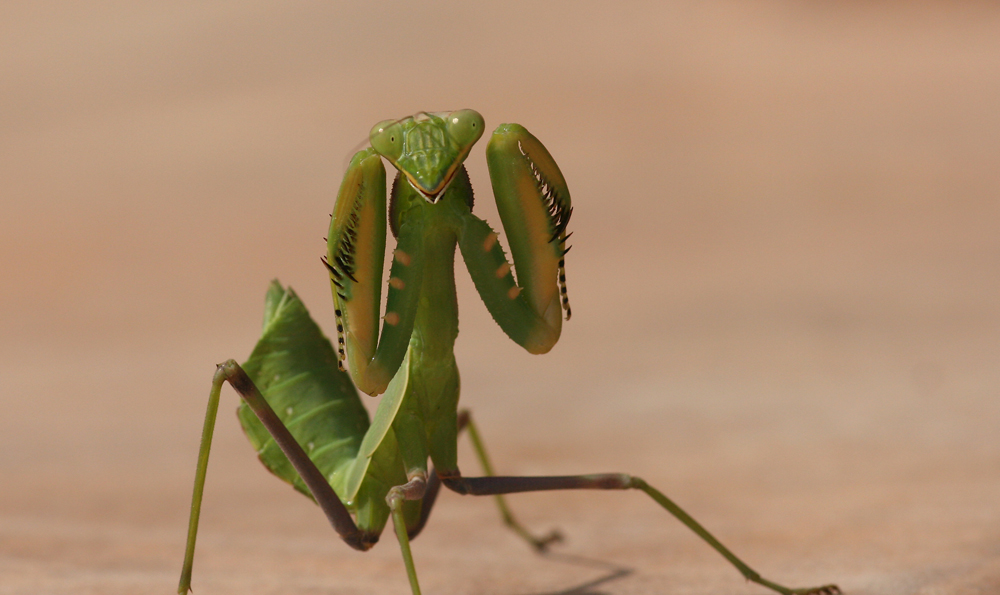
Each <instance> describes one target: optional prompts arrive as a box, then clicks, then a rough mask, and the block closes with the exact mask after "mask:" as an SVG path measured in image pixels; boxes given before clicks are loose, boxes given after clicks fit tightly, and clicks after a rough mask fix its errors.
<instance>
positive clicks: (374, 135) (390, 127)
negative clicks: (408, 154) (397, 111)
mask: <svg viewBox="0 0 1000 595" xmlns="http://www.w3.org/2000/svg"><path fill="white" fill-rule="evenodd" d="M368 140H369V141H371V144H372V148H373V149H375V150H376V151H378V153H379V154H380V155H382V156H383V157H385V158H386V159H388V160H389V161H392V162H393V163H395V162H396V160H397V159H399V156H400V155H402V154H403V127H402V126H400V125H399V123H398V122H397V121H396V120H384V121H382V122H379V123H378V124H376V125H375V126H373V127H372V131H371V132H370V133H369V134H368Z"/></svg>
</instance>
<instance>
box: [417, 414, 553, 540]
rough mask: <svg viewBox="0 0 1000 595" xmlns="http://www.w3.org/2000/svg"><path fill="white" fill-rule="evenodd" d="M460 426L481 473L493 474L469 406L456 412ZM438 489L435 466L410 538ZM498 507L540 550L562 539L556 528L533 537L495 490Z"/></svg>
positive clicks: (505, 519)
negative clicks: (545, 533) (474, 453)
mask: <svg viewBox="0 0 1000 595" xmlns="http://www.w3.org/2000/svg"><path fill="white" fill-rule="evenodd" d="M463 430H468V431H469V439H470V440H471V441H472V448H473V449H474V450H475V451H476V458H478V459H479V464H480V465H481V466H482V468H483V473H485V474H486V475H487V476H489V477H493V476H495V475H496V473H494V471H493V465H492V464H491V463H490V457H489V455H487V454H486V447H485V446H484V445H483V440H482V438H481V437H480V434H479V429H478V428H477V427H476V424H474V423H473V422H472V414H471V413H469V410H468V409H463V410H461V411H459V412H458V432H459V434H461V433H462V431H463ZM440 489H441V478H440V477H439V476H438V473H437V470H436V469H431V472H430V475H429V477H428V480H427V491H426V493H425V494H424V501H423V507H422V508H421V510H420V520H419V521H418V522H417V524H416V525H414V526H413V527H411V528H410V530H409V533H408V535H409V537H410V539H413V538H415V537H416V536H417V535H418V534H419V533H420V531H421V530H423V528H424V525H426V524H427V519H428V517H430V514H431V509H432V508H433V507H434V502H435V501H436V500H437V495H438V491H439V490H440ZM495 497H496V503H497V508H498V509H500V517H501V518H502V519H503V523H504V524H505V525H507V526H508V527H510V529H511V530H512V531H514V532H515V533H517V534H518V535H520V536H521V538H522V539H524V540H525V541H527V542H528V543H529V544H530V545H531V547H533V548H535V550H537V551H539V552H544V551H546V550H547V549H548V547H549V545H550V544H552V543H556V542H558V541H562V534H561V533H559V531H557V530H553V531H550V532H549V533H548V534H547V535H544V536H542V537H535V536H534V535H533V534H532V533H531V532H530V531H528V529H526V528H525V527H524V525H522V524H521V523H519V522H518V521H517V519H516V518H514V514H513V513H512V512H511V511H510V507H508V506H507V501H506V499H505V498H504V497H503V496H502V495H501V494H496V495H495Z"/></svg>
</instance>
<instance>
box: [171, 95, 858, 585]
mask: <svg viewBox="0 0 1000 595" xmlns="http://www.w3.org/2000/svg"><path fill="white" fill-rule="evenodd" d="M483 128H484V122H483V118H482V116H480V115H479V114H478V113H476V112H474V111H472V110H460V111H456V112H450V113H445V112H440V113H424V112H421V113H419V114H417V115H415V116H412V117H409V118H404V119H402V120H387V121H385V122H381V123H379V124H376V125H375V127H374V128H373V129H372V132H371V135H370V138H371V145H372V146H371V148H369V149H365V150H363V151H360V152H359V153H357V154H356V155H355V156H354V158H353V159H352V160H351V164H350V166H349V167H348V170H347V172H346V173H345V175H344V181H343V183H342V184H341V186H340V192H339V193H338V195H337V202H336V205H335V207H334V212H333V216H332V220H331V222H330V231H329V236H328V242H327V253H326V256H325V257H324V262H325V264H326V268H327V270H328V272H329V274H330V282H331V287H332V288H333V301H334V307H335V313H336V318H337V335H336V349H334V345H333V344H331V342H330V341H329V340H328V339H327V338H326V337H324V336H323V334H322V332H321V331H320V329H319V327H318V326H316V323H315V322H313V320H312V319H311V318H310V317H309V313H308V312H306V309H305V306H303V305H302V302H301V301H299V299H298V297H296V295H295V294H294V292H292V290H291V289H287V290H286V289H283V288H282V287H281V285H279V284H278V283H277V282H274V283H272V284H271V287H270V288H269V290H268V292H267V299H266V307H265V314H264V331H263V334H262V336H261V339H260V341H259V342H258V343H257V346H256V348H255V349H254V351H253V353H252V354H251V356H250V359H249V360H247V362H246V363H245V364H244V365H243V366H242V367H240V366H239V365H238V364H237V363H236V362H235V361H232V360H229V361H228V362H226V363H224V364H220V365H219V366H218V368H217V370H216V373H215V377H214V379H213V382H212V390H211V392H210V393H209V402H208V409H207V412H206V414H205V426H204V429H203V432H202V440H201V450H200V451H199V456H198V468H197V471H196V474H195V484H194V495H193V497H192V503H191V517H190V522H189V525H188V540H187V550H186V553H185V559H184V565H183V568H182V571H181V580H180V585H179V588H178V592H180V593H185V592H187V591H188V590H189V589H190V586H191V572H192V567H193V560H194V549H195V541H196V538H197V530H198V519H199V516H200V511H201V501H202V495H203V492H204V485H205V477H206V473H207V468H208V458H209V451H210V449H211V442H212V433H213V431H214V427H215V419H216V414H217V412H218V404H219V398H220V391H221V389H222V385H223V383H225V382H229V383H230V384H231V385H232V386H233V388H234V389H236V391H237V392H238V393H239V394H240V396H241V397H242V401H241V404H240V409H239V419H240V423H241V424H242V425H243V428H244V430H245V431H246V434H247V437H248V438H249V439H250V442H251V443H252V444H253V446H254V447H255V448H256V449H257V452H258V454H259V456H260V459H261V461H262V462H263V463H264V465H265V466H267V468H268V469H270V470H271V471H272V472H273V473H274V474H275V475H277V476H278V477H280V478H282V479H283V480H285V481H287V482H289V483H290V484H292V485H293V486H294V487H295V488H296V489H297V490H299V491H300V492H302V493H303V494H306V495H307V496H310V497H312V498H313V499H314V500H315V501H316V503H317V504H319V506H320V508H321V509H322V510H323V512H324V514H326V516H327V519H328V520H329V521H330V523H331V525H332V526H333V528H334V529H335V530H336V531H337V533H338V534H339V535H340V536H341V538H343V539H344V541H345V542H346V543H348V544H349V545H351V546H352V547H354V548H356V549H360V550H366V549H368V548H370V547H371V546H372V545H374V544H375V542H376V541H378V538H379V535H380V534H381V533H382V530H383V529H384V528H385V525H386V523H387V522H388V519H389V518H390V517H391V518H392V519H393V524H394V526H395V532H396V537H397V539H398V540H399V544H400V548H401V551H402V554H403V560H404V563H405V564H406V571H407V576H408V577H409V580H410V586H411V590H412V592H413V595H420V587H419V584H418V581H417V575H416V568H415V565H414V561H413V556H412V553H411V551H410V539H411V538H412V537H413V536H415V535H416V534H417V533H418V532H419V531H420V529H421V528H422V527H423V524H424V523H425V522H426V520H427V514H428V513H429V511H430V507H431V506H432V505H433V502H434V498H435V497H436V494H437V490H438V489H439V488H440V487H441V485H444V486H446V487H448V488H449V489H451V490H453V491H455V492H458V493H460V494H472V495H493V496H496V498H497V504H498V506H499V508H500V512H501V515H502V517H503V519H504V522H505V523H506V524H507V525H508V526H510V527H511V528H512V529H513V530H514V531H516V532H517V533H518V534H519V535H521V536H522V537H523V538H524V539H525V540H526V541H528V543H530V544H531V545H532V546H534V547H535V548H536V549H539V550H543V549H545V547H546V546H547V544H549V543H551V542H552V541H555V540H557V539H558V534H557V533H553V534H550V535H549V536H547V537H542V538H536V537H534V536H533V535H532V534H531V533H529V532H528V531H527V530H526V529H525V528H524V527H522V526H521V525H520V524H518V523H517V522H516V521H515V520H514V517H513V516H512V515H511V513H510V510H509V509H508V507H507V505H506V503H505V502H504V500H503V496H502V495H503V494H510V493H515V492H525V491H539V490H564V489H602V490H606V489H612V490H630V489H632V490H639V491H642V492H644V493H646V494H647V495H648V496H649V497H651V498H652V499H653V500H654V501H655V502H656V503H657V504H659V505H660V506H661V507H662V508H663V509H664V510H666V511H668V512H669V513H670V514H672V515H673V516H675V517H676V518H677V519H679V520H680V521H681V522H682V523H684V524H685V525H686V526H688V527H689V528H690V529H691V530H692V531H694V532H695V533H696V534H697V535H698V536H700V537H701V538H702V539H703V540H705V542H706V543H708V544H709V545H710V546H711V547H712V548H714V549H715V550H716V551H718V552H719V553H720V554H721V555H722V556H724V557H725V558H726V559H727V560H729V562H730V563H732V564H733V565H734V566H735V567H736V568H737V569H738V570H739V572H740V573H741V574H742V575H743V576H744V577H745V578H746V579H747V580H750V581H754V582H756V583H759V584H761V585H764V586H766V587H769V588H771V589H774V590H775V591H778V592H780V593H783V594H785V595H796V594H805V593H810V594H824V595H832V594H835V593H839V589H837V587H836V586H835V585H824V586H821V587H816V588H807V589H789V588H787V587H784V586H782V585H779V584H777V583H774V582H772V581H769V580H767V579H764V578H763V577H761V576H760V575H759V574H758V573H757V572H756V571H754V570H753V569H751V568H750V567H749V566H748V565H747V564H746V563H744V562H743V561H742V560H740V559H739V558H737V557H736V556H735V555H734V554H733V553H732V552H730V551H729V550H728V549H727V548H726V547H725V546H723V545H722V544H721V543H720V542H719V541H718V540H717V539H715V537H713V536H712V535H711V534H710V533H709V532H708V531H707V530H706V529H705V528H704V527H702V526H701V525H700V524H699V523H698V522H697V521H695V520H694V519H693V518H692V517H691V516H690V515H688V514H687V513H686V512H684V511H683V510H682V509H681V508H680V507H678V506H677V505H676V504H675V503H674V502H673V501H671V500H670V499H669V498H667V497H666V496H665V495H664V494H663V493H661V492H659V491H658V490H656V489H655V488H653V487H652V486H650V485H649V484H648V483H646V482H645V481H643V480H642V479H640V478H638V477H634V476H630V475H626V474H619V473H614V474H596V475H578V476H561V477H498V476H495V475H494V474H493V471H492V466H491V465H490V462H489V459H488V457H487V456H486V452H485V449H484V447H483V445H482V440H481V438H480V437H479V433H478V431H477V430H476V428H475V425H474V424H473V423H472V421H471V419H470V418H469V416H468V413H467V412H464V413H463V414H462V415H461V416H459V415H458V413H457V407H458V399H459V376H458V368H457V366H456V365H455V355H454V352H453V348H454V345H455V338H456V337H457V336H458V303H457V299H456V295H455V259H456V252H458V253H460V254H461V258H462V260H463V261H464V262H465V265H466V267H467V268H468V270H469V273H470V275H471V276H472V280H473V283H474V284H475V286H476V290H477V291H478V293H479V295H480V297H481V298H482V300H483V303H485V304H486V307H487V309H488V310H489V311H490V314H492V316H493V319H494V320H496V322H497V323H498V324H499V325H500V327H501V328H502V329H503V331H504V332H505V333H506V334H507V336H509V337H510V338H511V339H512V340H513V341H515V342H516V343H518V344H519V345H521V346H522V347H524V348H525V349H526V350H528V351H529V352H531V353H545V352H547V351H548V350H549V349H551V348H552V346H553V345H555V343H556V341H558V340H559V334H560V330H561V328H562V316H563V313H564V312H565V315H566V318H567V319H569V316H570V309H569V302H568V300H567V297H566V276H565V270H564V260H563V258H564V255H565V254H566V251H567V248H566V245H565V244H566V239H567V237H568V234H567V232H566V226H567V224H568V223H569V218H570V215H571V213H572V207H571V205H570V198H569V191H568V190H567V188H566V182H565V180H564V179H563V176H562V174H561V173H560V171H559V167H558V166H557V165H556V163H555V161H554V160H553V159H552V157H551V156H550V155H549V153H548V151H547V150H546V149H545V147H544V146H542V144H541V143H540V142H538V140H537V139H535V137H533V136H532V135H531V134H529V133H528V131H527V130H525V129H524V128H522V127H521V126H519V125H517V124H503V125H501V126H500V127H498V128H497V129H496V131H495V132H494V133H493V136H492V137H491V139H490V142H489V144H488V146H487V148H486V159H487V163H488V165H489V169H490V180H491V182H492V186H493V194H494V197H495V199H496V202H497V209H498V211H499V213H500V219H501V220H502V222H503V226H504V232H505V235H506V237H507V241H508V242H509V243H510V250H511V257H512V258H513V261H514V262H513V267H512V266H511V263H510V262H508V260H507V258H506V256H505V254H504V252H503V249H502V248H501V247H500V242H499V241H498V236H497V234H496V232H495V231H494V230H493V229H491V228H490V226H489V225H488V224H487V223H486V222H484V221H483V220H482V219H479V218H478V217H476V216H475V215H474V214H473V213H472V208H473V203H474V200H473V193H472V186H471V185H470V183H469V176H468V174H467V173H466V171H465V166H464V165H463V161H464V160H465V158H466V156H467V155H468V154H469V151H470V150H471V149H472V146H473V145H474V144H475V143H476V141H477V140H479V138H480V136H482V134H483ZM382 159H386V160H387V161H389V163H391V164H392V165H393V166H394V167H395V168H396V169H397V170H398V173H397V174H396V178H395V181H394V183H393V186H392V192H391V194H390V195H388V196H387V192H386V173H385V168H384V166H383V165H382ZM387 229H388V230H391V232H392V235H393V236H394V237H395V239H396V247H395V249H394V250H393V252H392V263H391V266H390V269H389V279H388V282H387V289H386V292H387V296H386V300H385V310H384V312H385V313H384V314H382V283H383V281H382V271H383V264H384V263H383V260H384V254H385V242H386V236H387ZM515 271H516V275H517V276H516V278H515V276H514V272H515ZM345 369H346V370H348V371H349V372H350V377H348V374H347V372H346V371H345ZM352 380H353V383H352ZM355 386H357V389H359V390H361V391H362V392H364V393H367V394H370V395H379V394H382V399H381V401H380V402H379V404H378V408H377V409H376V412H375V415H374V417H373V419H372V420H371V422H369V419H368V414H367V412H366V410H365V408H364V407H363V406H362V404H361V400H360V398H359V396H358V392H357V390H356V389H355ZM383 393H384V394H383ZM463 427H467V429H468V432H469V436H470V438H471V440H472V443H473V448H474V450H475V452H476V454H477V456H478V458H479V460H480V463H481V464H482V467H483V470H484V472H485V476H484V477H463V476H462V475H461V474H460V473H459V469H458V462H457V460H456V450H457V448H456V447H457V441H458V434H459V432H460V431H461V430H462V428H463ZM429 464H433V466H434V469H433V471H431V470H430V468H429Z"/></svg>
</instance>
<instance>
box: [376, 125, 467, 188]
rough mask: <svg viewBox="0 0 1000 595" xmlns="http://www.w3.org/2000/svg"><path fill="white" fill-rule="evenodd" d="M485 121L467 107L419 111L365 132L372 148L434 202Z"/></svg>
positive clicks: (451, 177)
mask: <svg viewBox="0 0 1000 595" xmlns="http://www.w3.org/2000/svg"><path fill="white" fill-rule="evenodd" d="M485 126H486V124H485V123H484V121H483V117H482V116H481V115H479V112H477V111H475V110H471V109H464V110H458V111H454V112H419V113H417V114H415V115H413V116H408V117H406V118H403V119H401V120H384V121H382V122H379V123H378V124H376V125H375V126H374V127H373V128H372V131H371V134H370V135H369V138H370V140H371V144H372V148H373V149H375V150H376V151H377V152H378V153H379V154H380V155H382V156H383V157H385V158H386V159H388V160H389V162H390V163H392V165H393V166H394V167H395V168H396V169H398V170H399V171H400V172H402V173H403V175H405V176H406V179H407V180H409V182H410V184H411V185H412V186H413V188H414V189H416V190H417V192H419V193H420V194H421V195H422V196H423V197H424V198H425V199H426V200H427V201H428V202H430V203H436V202H437V201H438V199H439V198H440V197H441V195H442V194H443V193H444V190H445V189H446V188H447V187H448V184H450V183H451V181H452V179H453V178H454V176H455V173H456V172H457V171H458V169H459V167H460V166H461V165H462V162H463V161H465V158H466V157H467V156H468V155H469V151H470V150H471V149H472V146H473V145H474V144H476V141H478V140H479V138H480V137H481V136H483V129H484V128H485Z"/></svg>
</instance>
